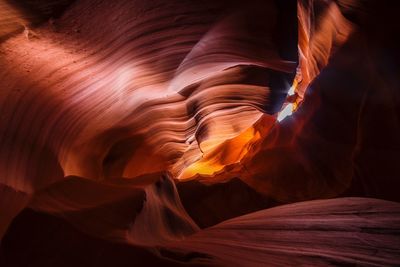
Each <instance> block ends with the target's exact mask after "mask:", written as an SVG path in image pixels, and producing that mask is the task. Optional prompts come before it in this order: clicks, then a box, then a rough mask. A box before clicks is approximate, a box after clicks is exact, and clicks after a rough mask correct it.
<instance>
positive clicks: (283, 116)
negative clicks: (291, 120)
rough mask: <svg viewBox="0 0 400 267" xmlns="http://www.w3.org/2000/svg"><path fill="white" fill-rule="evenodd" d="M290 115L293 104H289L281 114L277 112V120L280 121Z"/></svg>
mask: <svg viewBox="0 0 400 267" xmlns="http://www.w3.org/2000/svg"><path fill="white" fill-rule="evenodd" d="M292 113H293V104H292V103H289V104H287V106H286V107H285V108H284V109H283V110H282V111H281V112H279V114H278V118H277V120H278V121H282V120H283V119H284V118H286V117H287V116H290V115H292Z"/></svg>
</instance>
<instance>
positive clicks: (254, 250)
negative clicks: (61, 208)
mask: <svg viewBox="0 0 400 267" xmlns="http://www.w3.org/2000/svg"><path fill="white" fill-rule="evenodd" d="M399 215H400V205H399V204H398V203H394V202H389V201H382V200H376V199H367V198H338V199H331V200H314V201H306V202H299V203H295V204H290V205H283V206H279V207H275V208H271V209H266V210H262V211H258V212H255V213H250V214H247V215H245V216H241V217H237V218H234V219H231V220H228V221H225V222H223V223H221V224H218V225H216V226H213V227H211V228H208V229H205V230H203V231H201V232H199V233H197V234H195V235H193V236H190V237H189V238H187V239H186V240H185V241H183V242H182V243H181V244H179V243H178V245H176V244H175V245H174V246H176V247H177V248H178V251H179V249H181V250H183V251H181V252H180V253H184V251H192V253H193V251H196V252H197V253H199V255H202V254H203V258H202V257H201V256H199V258H200V259H198V260H199V261H204V262H207V261H210V262H212V266H293V265H294V264H296V265H297V264H298V265H304V266H344V265H346V266H347V265H359V266H397V265H398V264H400V259H399V258H398V256H397V255H398V254H399V253H400V249H399V244H400V236H399V225H400V216H399ZM175 253H176V254H175V255H179V254H178V253H177V252H175ZM164 254H167V253H164Z"/></svg>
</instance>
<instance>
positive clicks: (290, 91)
mask: <svg viewBox="0 0 400 267" xmlns="http://www.w3.org/2000/svg"><path fill="white" fill-rule="evenodd" d="M294 89H295V86H294V85H292V86H291V87H290V89H289V91H288V95H289V96H290V95H294Z"/></svg>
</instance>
